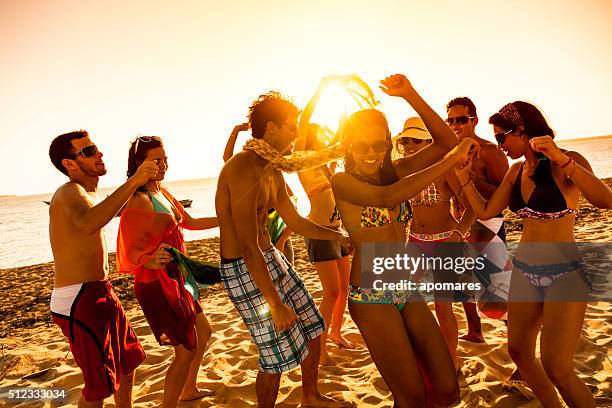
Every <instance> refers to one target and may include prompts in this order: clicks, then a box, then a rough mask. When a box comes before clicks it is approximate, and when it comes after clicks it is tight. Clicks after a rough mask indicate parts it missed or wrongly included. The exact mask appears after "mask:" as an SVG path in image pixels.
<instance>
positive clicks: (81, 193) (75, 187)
mask: <svg viewBox="0 0 612 408" xmlns="http://www.w3.org/2000/svg"><path fill="white" fill-rule="evenodd" d="M79 201H82V202H83V203H89V202H90V200H89V199H88V196H87V192H86V191H85V189H84V188H83V187H82V186H81V185H80V184H78V183H72V182H68V183H66V184H64V185H62V186H60V188H58V189H57V191H56V192H55V194H53V198H52V199H51V205H54V204H62V205H66V204H75V203H78V202H79Z"/></svg>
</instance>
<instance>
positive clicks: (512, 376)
mask: <svg viewBox="0 0 612 408" xmlns="http://www.w3.org/2000/svg"><path fill="white" fill-rule="evenodd" d="M508 381H523V377H521V372H520V371H519V370H518V368H515V369H514V371H513V372H512V374H510V378H508Z"/></svg>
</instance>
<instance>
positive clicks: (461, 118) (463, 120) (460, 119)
mask: <svg viewBox="0 0 612 408" xmlns="http://www.w3.org/2000/svg"><path fill="white" fill-rule="evenodd" d="M475 117H476V116H457V117H456V118H446V120H445V121H446V123H448V124H449V125H454V124H455V123H456V124H458V125H465V124H466V123H468V122H469V121H470V120H473V119H474V118H475Z"/></svg>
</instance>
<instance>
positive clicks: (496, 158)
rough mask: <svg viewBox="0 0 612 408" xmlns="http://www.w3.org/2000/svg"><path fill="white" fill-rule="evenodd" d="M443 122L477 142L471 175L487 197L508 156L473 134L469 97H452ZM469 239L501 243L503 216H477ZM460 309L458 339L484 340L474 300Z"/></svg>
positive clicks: (503, 172) (474, 119) (472, 107)
mask: <svg viewBox="0 0 612 408" xmlns="http://www.w3.org/2000/svg"><path fill="white" fill-rule="evenodd" d="M446 111H447V115H448V116H447V119H446V123H448V126H449V127H450V128H451V129H452V130H453V132H455V134H456V135H457V138H458V139H459V140H460V141H461V140H462V139H464V138H466V137H469V138H472V139H474V140H476V141H477V142H478V143H479V144H480V153H479V156H478V157H475V158H474V159H473V165H472V172H471V177H472V179H473V180H474V185H475V186H476V189H477V190H478V192H479V193H480V194H481V195H482V196H483V197H484V198H485V199H487V200H488V199H489V198H490V197H491V196H492V195H493V193H494V192H495V190H497V187H498V186H499V185H500V184H501V182H502V180H503V179H504V176H505V175H506V172H507V171H508V159H506V156H505V155H504V153H503V152H502V151H500V150H499V149H498V148H497V146H496V145H495V144H493V143H491V142H489V141H488V140H485V139H483V138H481V137H478V136H477V135H476V133H475V128H476V125H477V124H478V116H477V115H476V106H475V105H474V103H473V102H472V100H471V99H470V98H467V97H459V98H454V99H453V100H451V101H450V102H449V103H448V104H447V105H446ZM469 240H470V242H493V243H499V244H500V243H503V242H505V241H506V229H505V228H504V217H503V216H502V215H501V214H499V216H498V217H495V218H492V219H490V220H487V221H482V220H479V219H477V220H476V221H475V222H474V224H473V225H472V228H471V229H470V236H469ZM490 266H491V268H492V269H495V270H494V271H492V272H493V273H494V272H499V271H500V270H502V269H503V268H504V266H505V265H494V264H491V265H490ZM463 308H464V309H465V315H466V317H467V321H468V332H467V334H465V335H463V336H461V337H460V338H461V339H463V340H467V341H472V342H475V343H484V337H483V335H482V327H481V324H480V317H479V316H478V312H477V311H476V303H472V302H464V303H463Z"/></svg>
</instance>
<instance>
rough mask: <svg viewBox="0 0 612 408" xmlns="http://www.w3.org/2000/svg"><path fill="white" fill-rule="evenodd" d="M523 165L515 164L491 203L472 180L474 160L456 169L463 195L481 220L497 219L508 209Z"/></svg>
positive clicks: (492, 197) (494, 194) (491, 199)
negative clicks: (471, 172)
mask: <svg viewBox="0 0 612 408" xmlns="http://www.w3.org/2000/svg"><path fill="white" fill-rule="evenodd" d="M520 166H521V163H515V164H514V165H513V166H512V167H511V168H510V170H509V171H508V172H507V173H506V176H505V177H504V179H503V181H502V183H501V184H500V185H499V187H498V188H497V190H495V192H494V193H493V195H492V196H491V198H490V199H489V201H486V200H485V199H484V198H482V196H481V195H480V193H479V192H478V190H476V186H474V183H473V182H472V180H471V179H470V171H471V168H472V160H471V159H469V160H467V161H466V162H465V165H464V166H463V167H461V168H456V169H455V174H456V176H457V179H458V180H459V183H461V194H462V195H463V197H464V198H465V199H466V200H467V201H468V202H469V204H470V206H471V207H472V209H473V210H474V213H475V214H476V216H477V217H478V218H480V219H481V220H489V219H491V218H494V217H496V216H497V215H498V214H499V213H500V212H502V211H503V210H504V208H506V207H508V203H509V202H510V193H511V192H512V185H513V183H514V179H515V178H516V174H517V172H518V168H519V167H520Z"/></svg>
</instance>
